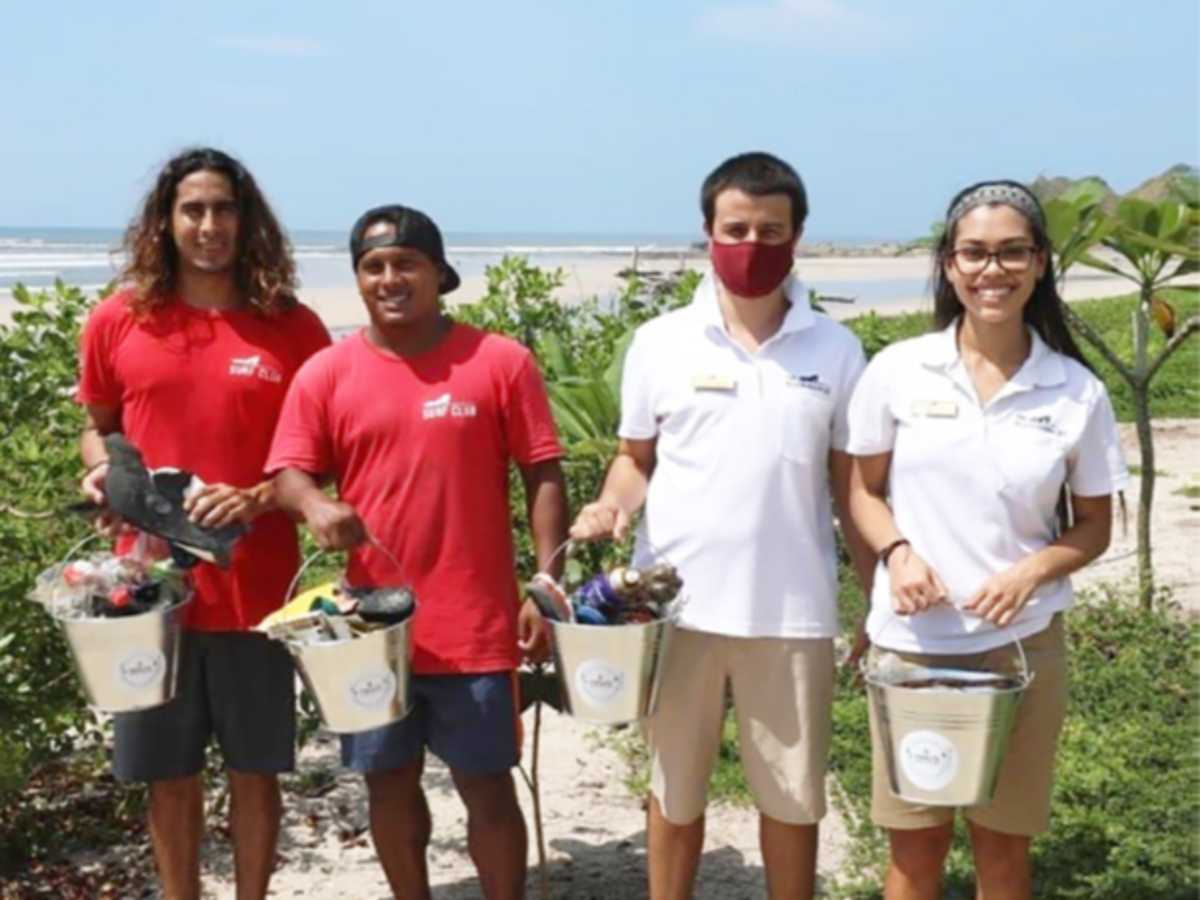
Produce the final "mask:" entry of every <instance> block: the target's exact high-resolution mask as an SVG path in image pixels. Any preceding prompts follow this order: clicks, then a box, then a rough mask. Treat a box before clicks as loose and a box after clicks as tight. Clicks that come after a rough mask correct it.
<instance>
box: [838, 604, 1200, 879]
mask: <svg viewBox="0 0 1200 900" xmlns="http://www.w3.org/2000/svg"><path fill="white" fill-rule="evenodd" d="M1092 599H1093V602H1087V603H1083V604H1081V605H1080V606H1079V607H1077V608H1076V609H1074V610H1072V611H1071V612H1070V613H1069V614H1068V616H1067V641H1068V648H1069V650H1068V652H1069V654H1070V683H1071V705H1070V710H1069V713H1068V717H1067V722H1066V725H1065V727H1064V730H1063V736H1062V740H1061V742H1060V746H1059V751H1058V763H1057V769H1056V777H1055V785H1054V795H1053V801H1052V802H1053V806H1052V813H1051V826H1050V831H1049V832H1047V833H1046V834H1044V835H1041V836H1039V837H1038V838H1037V839H1036V840H1035V841H1034V843H1033V851H1032V852H1033V865H1034V878H1035V887H1034V896H1036V897H1039V898H1063V900H1066V898H1079V900H1083V898H1088V900H1129V898H1138V900H1151V898H1154V900H1176V898H1178V900H1183V898H1192V897H1195V896H1196V894H1197V889H1198V887H1200V842H1198V840H1197V835H1198V834H1200V830H1198V829H1200V760H1198V758H1197V743H1196V741H1197V704H1196V672H1197V668H1196V666H1197V661H1198V658H1200V656H1198V651H1200V625H1197V624H1196V623H1195V622H1192V621H1190V620H1187V619H1184V618H1182V617H1181V616H1179V615H1178V610H1175V609H1172V608H1171V607H1170V604H1169V603H1162V604H1159V605H1157V606H1156V607H1155V610H1154V611H1152V612H1146V611H1143V610H1141V609H1139V608H1137V605H1136V603H1135V602H1134V599H1135V598H1134V597H1133V596H1132V595H1131V596H1129V597H1122V596H1117V595H1116V593H1115V592H1113V591H1109V592H1107V595H1106V596H1104V597H1100V598H1092ZM831 764H832V768H833V770H834V771H835V773H836V774H837V779H838V782H839V785H840V789H841V794H842V795H843V798H844V799H843V804H844V805H843V809H844V811H845V812H846V813H847V825H848V829H849V833H850V835H851V837H852V840H853V846H852V853H851V860H852V865H850V866H848V867H847V869H848V871H853V872H856V873H862V874H858V875H855V876H853V877H852V878H851V879H850V880H848V881H845V882H842V883H839V884H838V885H837V893H838V896H842V897H848V898H849V897H853V898H875V897H879V896H880V893H879V884H880V881H881V878H882V865H883V863H884V861H885V860H886V846H885V842H884V838H883V835H882V834H881V833H880V832H879V831H878V830H877V829H875V828H874V827H873V826H872V825H871V824H870V794H871V789H870V770H871V754H870V738H869V733H868V729H867V721H866V698H865V696H864V694H863V692H862V690H861V689H849V686H848V684H843V690H841V691H839V693H838V695H837V698H836V700H835V702H834V741H833V751H832V760H831ZM943 896H945V897H949V898H971V897H973V896H974V885H973V877H972V864H971V857H970V850H969V846H968V844H967V839H966V835H965V831H964V829H963V828H962V824H961V820H960V822H959V827H958V832H957V834H956V839H955V846H954V849H953V850H952V852H951V856H950V859H949V861H948V863H947V877H946V883H945V886H944V890H943Z"/></svg>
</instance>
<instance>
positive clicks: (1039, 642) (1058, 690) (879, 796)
mask: <svg viewBox="0 0 1200 900" xmlns="http://www.w3.org/2000/svg"><path fill="white" fill-rule="evenodd" d="M1021 644H1022V646H1023V647H1024V648H1025V655H1026V657H1027V658H1028V660H1029V668H1030V669H1031V670H1032V671H1033V672H1034V674H1035V677H1034V679H1033V683H1032V684H1030V686H1029V688H1028V689H1027V690H1026V691H1025V694H1024V696H1022V698H1021V704H1020V706H1018V707H1017V718H1016V723H1015V725H1014V726H1013V732H1012V735H1011V736H1010V737H1009V740H1008V748H1007V750H1006V751H1005V754H1004V762H1002V763H1001V764H1000V775H999V777H998V779H997V782H996V794H995V796H994V797H993V798H992V802H991V803H989V804H987V805H986V806H971V807H967V808H965V809H964V810H963V814H964V815H965V816H966V817H967V818H968V819H970V820H971V821H972V822H974V823H976V824H977V825H982V826H983V827H984V828H987V829H990V830H991V831H998V832H1001V833H1002V834H1019V835H1035V834H1038V833H1039V832H1042V831H1045V830H1046V828H1047V827H1049V824H1050V792H1051V788H1052V787H1053V784H1054V755H1055V752H1056V751H1057V749H1058V735H1059V732H1061V731H1062V725H1063V720H1064V719H1065V718H1066V714H1067V653H1066V638H1065V637H1064V634H1063V621H1062V615H1061V614H1060V615H1056V616H1055V617H1054V618H1053V619H1051V620H1050V624H1049V625H1048V626H1047V627H1046V628H1045V630H1043V631H1039V632H1038V633H1037V634H1035V635H1032V636H1031V637H1028V638H1025V639H1024V640H1022V641H1021ZM871 652H872V654H875V653H876V652H878V651H876V650H875V648H872V650H871ZM898 655H899V656H900V657H902V658H904V659H906V660H910V661H912V662H917V663H920V664H922V665H939V666H949V667H952V668H965V669H989V670H991V671H996V672H1001V671H1017V670H1019V669H1020V663H1019V661H1018V657H1017V651H1016V648H1015V647H1014V646H1013V645H1012V644H1008V645H1005V646H1003V647H997V648H996V649H994V650H989V651H986V652H984V653H973V654H967V655H964V656H934V655H930V654H919V653H899V654H898ZM871 769H872V773H871V774H872V785H871V819H872V820H873V821H874V822H875V824H876V825H879V826H881V827H883V828H895V829H900V830H908V829H914V828H931V827H933V826H935V825H943V824H945V823H947V822H952V821H954V814H955V808H954V807H951V806H921V805H918V804H915V803H909V802H907V801H905V800H901V799H900V798H899V797H896V796H894V795H893V794H892V792H891V790H890V788H889V785H888V774H887V759H886V758H885V757H884V753H883V748H882V746H881V741H880V738H879V725H878V722H876V720H875V710H874V708H873V707H872V709H871Z"/></svg>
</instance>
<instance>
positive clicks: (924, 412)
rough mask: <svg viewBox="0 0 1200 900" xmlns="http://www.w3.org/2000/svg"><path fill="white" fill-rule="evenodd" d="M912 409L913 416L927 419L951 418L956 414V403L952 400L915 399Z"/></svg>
mask: <svg viewBox="0 0 1200 900" xmlns="http://www.w3.org/2000/svg"><path fill="white" fill-rule="evenodd" d="M912 411H913V415H914V416H924V417H925V418H927V419H953V418H956V417H957V416H958V404H957V403H955V402H954V401H953V400H916V401H914V402H913V406H912Z"/></svg>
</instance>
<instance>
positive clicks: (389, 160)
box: [0, 0, 1200, 239]
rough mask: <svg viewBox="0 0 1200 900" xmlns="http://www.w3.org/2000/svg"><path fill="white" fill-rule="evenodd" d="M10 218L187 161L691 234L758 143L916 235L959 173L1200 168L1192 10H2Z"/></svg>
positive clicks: (854, 2)
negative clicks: (231, 159)
mask: <svg viewBox="0 0 1200 900" xmlns="http://www.w3.org/2000/svg"><path fill="white" fill-rule="evenodd" d="M0 21H3V32H4V35H5V39H4V52H3V53H2V54H0V133H2V134H3V138H0V226H10V227H17V226H19V227H52V226H72V227H119V226H121V225H123V224H124V223H125V222H127V221H128V219H129V218H130V216H131V215H132V214H133V212H134V209H135V208H136V204H137V201H138V199H139V198H140V196H141V195H142V194H143V193H144V192H145V190H146V189H147V188H148V187H149V185H150V182H151V180H152V178H153V176H154V174H155V173H156V172H157V170H158V169H159V168H160V167H161V165H162V164H163V163H164V162H165V160H166V159H168V158H169V157H170V156H171V155H172V154H173V153H175V152H177V151H178V150H180V149H182V148H184V147H187V146H190V145H195V144H211V145H215V146H218V147H221V148H222V149H225V150H227V151H229V152H231V153H233V154H234V155H235V156H237V157H239V158H240V159H241V160H242V161H243V162H245V163H246V164H247V165H248V166H249V167H250V169H251V171H252V172H253V173H254V174H255V177H256V178H257V180H258V181H259V183H260V185H261V186H262V187H263V189H264V190H265V191H266V193H267V195H268V197H269V198H270V200H271V202H272V204H273V205H274V207H275V208H276V211H277V212H278V213H279V215H280V217H281V218H282V220H283V221H284V223H285V224H286V225H287V226H288V227H289V229H291V230H297V229H339V230H340V229H348V228H349V225H350V224H351V223H352V222H353V220H354V218H355V217H356V216H357V215H358V214H359V213H360V212H362V211H363V210H364V209H366V208H367V207H370V206H374V205H377V204H379V203H384V202H402V203H407V204H409V205H412V206H416V207H419V208H421V209H424V210H425V211H426V212H428V213H429V214H430V215H432V216H433V217H434V218H435V219H436V220H437V221H438V222H439V224H440V225H441V226H442V228H443V230H445V231H448V232H455V233H463V232H499V233H514V232H524V233H530V232H532V233H553V234H574V233H591V234H595V233H604V234H610V233H611V234H613V235H620V234H630V233H636V234H663V235H696V236H698V235H699V233H700V222H701V220H700V213H699V208H698V200H697V197H698V191H699V186H700V183H701V181H702V180H703V179H704V176H705V175H706V174H707V173H708V172H709V171H710V170H711V169H712V168H713V167H714V166H715V165H716V164H717V163H719V162H720V161H721V160H722V159H724V158H726V157H727V156H730V155H732V154H734V153H738V152H741V151H744V150H767V151H770V152H773V153H775V154H777V155H779V156H781V157H783V158H784V159H786V160H788V161H789V162H791V163H792V164H793V165H794V166H795V167H796V168H797V170H798V171H799V172H800V174H801V175H802V177H803V178H804V180H805V183H806V185H807V187H808V191H809V195H810V204H811V209H812V212H811V215H810V219H809V222H808V226H807V234H808V236H809V237H810V238H833V239H851V238H872V239H874V238H907V237H913V236H917V235H922V234H925V233H926V232H927V231H928V227H929V224H930V223H931V222H932V221H934V220H935V219H937V218H938V217H939V216H940V215H941V214H942V212H943V211H944V207H945V204H946V202H947V201H948V200H949V198H950V196H951V195H952V194H953V193H954V192H955V191H956V190H957V189H958V188H960V187H962V186H964V185H966V184H968V183H970V182H972V181H976V180H980V179H983V178H991V177H1012V178H1018V179H1022V180H1030V179H1032V178H1034V177H1036V176H1037V175H1039V174H1047V175H1068V176H1072V177H1079V176H1084V175H1100V176H1102V177H1104V178H1105V179H1106V180H1107V181H1108V182H1109V183H1110V184H1111V185H1113V187H1114V188H1116V189H1117V190H1119V191H1125V190H1129V189H1130V188H1132V187H1134V186H1136V185H1137V184H1138V183H1139V182H1141V181H1142V180H1144V179H1145V178H1147V177H1150V176H1152V175H1156V174H1158V173H1160V172H1161V171H1162V170H1164V169H1165V168H1167V167H1168V166H1170V165H1173V164H1176V163H1179V162H1187V163H1191V164H1196V163H1197V161H1198V159H1200V61H1198V49H1197V48H1198V47H1200V4H1197V3H1196V2H1195V0H1149V2H1143V3H1130V2H1129V0H1089V2H1080V0H1054V2H1047V0H1006V2H1004V3H984V2H963V0H910V2H908V3H903V4H902V3H899V2H896V0H713V2H704V0H698V2H683V0H602V2H584V0H504V2H503V3H496V2H465V0H441V2H438V3H421V4H417V3H411V2H404V0H339V2H337V3H330V2H328V0H320V2H318V0H291V2H287V3H283V2H277V3H256V2H252V0H209V2H207V3H204V4H190V3H189V4H184V3H178V2H174V0H163V2H155V3H151V2H135V0H127V2H124V3H105V4H98V3H94V2H91V0H88V2H78V0H66V2H59V3H55V4H41V3H27V2H18V0H0Z"/></svg>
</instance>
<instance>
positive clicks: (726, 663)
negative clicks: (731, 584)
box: [646, 628, 834, 825]
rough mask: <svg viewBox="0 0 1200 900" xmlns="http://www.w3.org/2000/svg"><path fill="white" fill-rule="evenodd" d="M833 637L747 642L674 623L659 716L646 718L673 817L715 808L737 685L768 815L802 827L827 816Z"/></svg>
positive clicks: (749, 770)
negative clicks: (712, 794) (711, 801)
mask: <svg viewBox="0 0 1200 900" xmlns="http://www.w3.org/2000/svg"><path fill="white" fill-rule="evenodd" d="M833 669H834V664H833V641H832V640H831V639H827V638H818V639H812V640H806V639H794V638H739V637H726V636H724V635H718V634H708V633H705V632H700V631H690V630H686V629H682V628H680V629H675V630H674V632H673V633H672V635H671V645H670V649H669V651H668V653H667V661H666V667H665V669H664V670H663V676H662V684H661V687H660V693H659V698H658V707H657V710H656V712H655V715H654V716H653V717H652V718H651V719H649V720H648V721H647V722H646V738H647V740H648V742H649V744H650V760H651V772H650V788H651V790H652V791H653V792H654V796H655V797H656V798H658V802H659V804H660V805H661V807H662V810H663V814H664V815H665V816H666V818H667V819H668V821H670V822H674V823H675V824H678V825H686V824H688V823H690V822H694V821H695V820H696V819H697V818H699V817H700V816H701V815H702V814H703V813H704V808H705V806H706V805H707V796H708V779H709V776H710V775H711V774H712V770H713V768H714V766H715V764H716V760H717V751H718V749H719V747H720V742H721V727H722V722H723V721H724V718H725V685H726V682H727V681H728V682H729V683H730V685H731V686H732V689H733V704H734V709H735V711H736V714H737V723H738V731H739V735H740V744H739V749H740V753H741V759H742V769H743V771H744V773H745V776H746V783H747V784H748V785H749V787H750V792H751V793H752V794H753V796H754V801H755V803H756V804H757V806H758V809H759V811H760V812H762V813H763V814H764V815H766V816H769V817H770V818H772V819H776V820H778V821H780V822H786V823H788V824H793V825H808V824H812V823H814V822H817V821H819V820H820V819H821V817H822V816H824V815H825V765H826V759H827V757H828V755H829V739H830V709H831V705H832V702H833Z"/></svg>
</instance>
